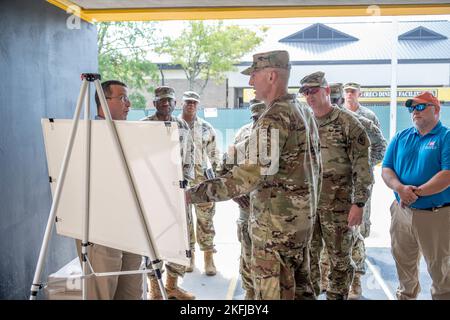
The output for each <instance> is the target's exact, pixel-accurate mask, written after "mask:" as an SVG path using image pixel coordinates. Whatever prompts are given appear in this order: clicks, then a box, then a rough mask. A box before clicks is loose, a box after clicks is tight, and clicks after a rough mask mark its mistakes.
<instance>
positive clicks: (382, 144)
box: [315, 83, 386, 299]
mask: <svg viewBox="0 0 450 320" xmlns="http://www.w3.org/2000/svg"><path fill="white" fill-rule="evenodd" d="M330 101H331V103H332V104H335V105H336V106H338V107H340V108H341V109H344V110H348V109H346V108H345V107H344V106H343V103H344V93H343V85H342V83H330ZM348 111H349V112H351V111H350V110H348ZM352 115H353V116H355V117H356V118H357V119H358V121H359V122H360V123H361V124H362V125H363V127H364V129H365V130H366V133H367V135H368V137H369V140H370V149H369V151H370V153H369V154H370V158H369V159H370V165H371V167H372V168H373V167H374V166H375V165H376V164H377V163H379V162H380V161H381V160H382V159H383V156H384V152H385V151H386V140H385V139H384V137H383V133H382V132H381V130H380V129H379V128H378V127H377V126H375V124H374V123H373V122H372V121H371V120H369V119H367V118H364V117H363V116H361V115H359V114H357V113H354V112H352ZM368 212H369V213H368ZM369 217H370V197H369V200H367V203H366V205H365V206H364V211H363V223H362V224H361V225H360V226H359V230H357V231H356V239H355V241H354V243H353V250H352V259H353V262H355V264H356V270H355V276H354V277H353V281H352V286H351V287H350V293H349V299H358V298H359V297H360V295H361V291H359V292H360V293H359V296H357V295H355V293H357V292H358V291H357V289H356V288H358V287H359V288H361V281H360V274H364V273H365V263H364V261H365V257H366V254H365V246H364V238H363V236H362V234H365V232H364V231H361V230H369V228H370V220H369ZM364 237H367V236H364ZM328 270H329V258H328V253H327V250H326V248H323V250H322V252H321V255H320V271H321V283H320V288H321V291H326V288H327V286H328ZM360 270H361V271H362V272H361V273H360ZM315 285H316V286H317V283H316V284H315ZM317 289H318V288H317V287H316V290H317ZM352 289H353V290H352Z"/></svg>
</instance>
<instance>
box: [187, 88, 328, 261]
mask: <svg viewBox="0 0 450 320" xmlns="http://www.w3.org/2000/svg"><path fill="white" fill-rule="evenodd" d="M245 143H246V144H247V147H246V148H245V149H246V150H249V148H250V149H253V151H254V152H255V153H256V159H257V161H254V162H253V161H246V162H244V163H243V164H239V165H237V166H234V167H233V169H232V170H231V171H230V172H228V173H227V174H226V175H224V176H221V177H218V178H216V179H213V180H209V181H206V182H203V183H201V184H199V185H196V186H194V187H193V188H191V189H190V190H189V191H188V192H189V193H190V196H191V199H192V202H194V203H196V202H210V201H223V200H228V199H231V198H234V197H236V196H238V195H241V194H246V193H250V192H251V195H250V203H251V216H250V221H249V224H250V230H251V234H252V243H253V245H254V246H256V247H260V248H261V247H262V248H265V249H266V250H276V251H283V252H287V251H292V250H296V249H299V248H303V247H304V246H305V245H306V244H307V243H308V241H309V240H310V237H311V234H312V228H313V223H314V220H315V213H316V209H317V202H318V196H319V193H320V185H321V176H322V165H321V157H320V140H319V136H318V130H317V124H316V122H315V120H314V117H313V115H312V113H311V111H310V110H309V109H308V108H306V107H304V106H302V105H299V104H298V102H297V101H296V99H295V96H294V95H290V94H286V95H284V96H282V97H280V98H278V99H276V100H274V101H273V102H272V103H271V104H270V105H269V106H268V107H267V109H266V110H265V111H264V112H263V113H262V114H261V116H260V118H259V119H258V121H257V122H256V123H255V124H254V126H253V128H252V134H251V136H250V138H249V139H248V140H246V141H245ZM268 150H269V152H270V158H269V157H268V156H265V155H264V153H265V154H269V153H268ZM250 160H251V157H250Z"/></svg>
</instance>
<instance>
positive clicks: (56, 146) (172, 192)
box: [42, 119, 189, 266]
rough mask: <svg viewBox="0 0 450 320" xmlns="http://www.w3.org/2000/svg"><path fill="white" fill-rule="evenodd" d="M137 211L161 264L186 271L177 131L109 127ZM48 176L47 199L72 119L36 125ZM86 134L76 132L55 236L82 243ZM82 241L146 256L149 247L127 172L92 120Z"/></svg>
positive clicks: (122, 124) (157, 126) (153, 125)
mask: <svg viewBox="0 0 450 320" xmlns="http://www.w3.org/2000/svg"><path fill="white" fill-rule="evenodd" d="M114 123H115V125H116V128H117V132H118V135H119V139H120V141H121V143H122V148H123V151H124V154H125V158H126V159H127V163H128V166H129V168H130V171H131V174H132V175H133V177H134V180H135V182H136V190H137V193H138V195H139V196H140V199H141V201H142V203H141V205H142V210H143V213H144V215H145V216H146V217H147V220H148V221H149V224H150V226H151V232H152V234H153V238H154V240H155V242H154V246H155V249H157V252H159V255H160V258H163V259H165V260H168V261H171V262H175V263H178V264H182V265H186V266H187V265H189V259H188V258H187V257H186V251H187V250H189V241H188V228H187V216H186V207H185V198H184V189H183V188H181V187H180V181H182V180H183V175H182V165H181V156H180V142H179V136H178V126H177V124H176V123H175V122H174V123H171V125H170V126H169V127H167V126H166V125H165V124H164V122H156V121H151V122H150V121H145V122H144V121H114ZM42 127H43V132H44V142H45V149H46V154H47V164H48V171H49V176H50V177H51V179H52V180H53V181H54V182H52V183H51V190H52V193H53V195H54V193H55V190H56V185H57V183H58V181H55V180H57V178H58V176H59V172H60V169H61V166H62V161H63V157H64V152H65V149H66V146H67V144H68V141H69V136H70V130H71V127H72V120H52V121H50V120H49V119H42ZM85 137H86V127H85V124H84V121H80V122H79V124H78V130H77V134H76V138H75V143H74V146H73V150H72V155H71V157H70V160H69V165H68V168H67V174H66V179H65V181H64V185H63V189H62V192H61V199H60V203H59V206H58V208H57V211H56V216H57V223H56V230H57V233H58V234H60V235H64V236H68V237H71V238H76V239H82V235H83V230H82V219H83V217H84V214H85V200H84V199H85V193H86V187H85V186H86V183H85V163H86V149H85V148H86V147H85V144H86V143H85V141H86V139H85ZM90 159H91V167H90V201H89V202H90V203H89V208H90V209H89V212H90V216H89V242H92V243H96V244H100V245H104V246H107V247H111V248H116V249H119V250H124V251H127V252H132V253H136V254H139V255H144V256H150V249H149V244H148V241H147V238H146V235H145V231H144V226H143V224H142V222H141V221H142V220H141V218H140V215H139V212H138V209H137V206H136V205H135V201H134V200H133V194H132V189H131V188H130V187H129V184H128V180H127V176H126V171H125V170H124V169H123V168H122V166H121V162H120V158H119V154H118V151H117V149H116V148H115V145H114V144H113V139H112V136H111V133H110V131H109V130H108V127H107V123H106V121H102V120H96V121H91V157H90Z"/></svg>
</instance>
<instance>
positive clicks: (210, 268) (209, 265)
mask: <svg viewBox="0 0 450 320" xmlns="http://www.w3.org/2000/svg"><path fill="white" fill-rule="evenodd" d="M213 254H214V251H213V250H208V251H205V252H204V255H205V256H204V257H205V273H206V275H207V276H214V275H216V273H217V270H216V266H215V265H214V259H213Z"/></svg>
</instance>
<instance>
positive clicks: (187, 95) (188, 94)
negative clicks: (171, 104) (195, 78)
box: [183, 91, 200, 102]
mask: <svg viewBox="0 0 450 320" xmlns="http://www.w3.org/2000/svg"><path fill="white" fill-rule="evenodd" d="M186 100H192V101H197V102H200V95H199V94H198V93H197V92H195V91H185V92H184V93H183V101H186Z"/></svg>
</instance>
